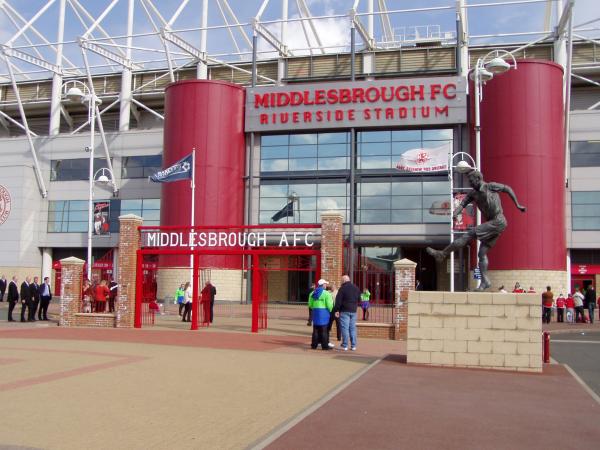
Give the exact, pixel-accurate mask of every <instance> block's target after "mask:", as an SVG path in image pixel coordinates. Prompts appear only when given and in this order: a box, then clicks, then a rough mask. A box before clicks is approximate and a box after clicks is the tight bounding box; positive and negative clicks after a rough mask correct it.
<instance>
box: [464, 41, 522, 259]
mask: <svg viewBox="0 0 600 450" xmlns="http://www.w3.org/2000/svg"><path fill="white" fill-rule="evenodd" d="M507 59H508V60H509V61H507ZM516 68H517V60H516V59H515V57H514V56H513V55H512V53H510V52H508V51H506V50H501V49H497V50H492V51H491V52H489V53H487V54H486V55H485V56H484V57H482V58H479V59H478V60H477V64H475V68H474V69H473V71H472V72H471V75H470V78H471V79H472V80H473V83H474V85H475V86H474V90H475V168H476V169H477V170H478V171H480V172H481V114H480V108H479V107H480V103H481V100H482V99H483V85H484V84H485V83H486V82H487V81H490V80H491V79H492V78H494V75H500V74H503V73H504V72H506V71H508V70H510V69H516ZM476 223H477V225H480V224H481V212H480V211H479V209H477V222H476ZM479 246H480V243H479V241H477V254H479Z"/></svg>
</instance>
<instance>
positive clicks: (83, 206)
mask: <svg viewBox="0 0 600 450" xmlns="http://www.w3.org/2000/svg"><path fill="white" fill-rule="evenodd" d="M68 208H69V210H71V211H87V210H88V209H89V205H88V202H87V201H86V200H70V201H69V206H68Z"/></svg>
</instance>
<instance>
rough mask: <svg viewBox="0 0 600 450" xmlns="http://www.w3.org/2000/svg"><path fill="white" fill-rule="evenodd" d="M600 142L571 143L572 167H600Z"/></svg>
mask: <svg viewBox="0 0 600 450" xmlns="http://www.w3.org/2000/svg"><path fill="white" fill-rule="evenodd" d="M599 166H600V142H598V141H571V167H599Z"/></svg>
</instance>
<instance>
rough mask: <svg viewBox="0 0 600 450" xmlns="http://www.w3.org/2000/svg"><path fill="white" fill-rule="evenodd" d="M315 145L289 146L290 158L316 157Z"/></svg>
mask: <svg viewBox="0 0 600 450" xmlns="http://www.w3.org/2000/svg"><path fill="white" fill-rule="evenodd" d="M316 157H317V146H316V145H295V146H293V147H290V158H316Z"/></svg>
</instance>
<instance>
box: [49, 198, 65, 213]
mask: <svg viewBox="0 0 600 450" xmlns="http://www.w3.org/2000/svg"><path fill="white" fill-rule="evenodd" d="M66 203H67V202H66V201H62V200H58V201H50V202H49V203H48V211H63V210H64V209H65V204H66Z"/></svg>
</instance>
